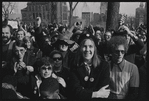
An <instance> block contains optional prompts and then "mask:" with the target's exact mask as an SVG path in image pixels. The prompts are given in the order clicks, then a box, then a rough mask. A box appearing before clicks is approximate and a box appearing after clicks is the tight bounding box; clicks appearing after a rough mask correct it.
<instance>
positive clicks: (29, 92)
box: [16, 57, 53, 99]
mask: <svg viewBox="0 0 149 101" xmlns="http://www.w3.org/2000/svg"><path fill="white" fill-rule="evenodd" d="M35 64H36V65H35V66H36V68H38V70H37V71H36V72H33V73H30V74H29V75H23V74H22V73H19V72H17V73H16V76H17V78H18V83H19V84H20V85H19V86H22V87H23V88H24V89H23V90H22V91H20V92H21V93H22V95H24V96H27V97H28V98H30V99H39V98H40V92H39V87H40V84H41V83H42V80H44V79H45V78H49V77H52V72H53V63H52V62H50V61H49V59H48V57H43V58H41V59H40V60H39V61H36V63H35Z"/></svg>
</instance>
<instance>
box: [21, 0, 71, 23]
mask: <svg viewBox="0 0 149 101" xmlns="http://www.w3.org/2000/svg"><path fill="white" fill-rule="evenodd" d="M67 10H68V7H67V5H66V3H65V2H28V3H27V7H26V8H24V9H22V10H21V14H22V21H23V22H24V23H27V24H30V23H31V24H33V25H35V22H36V18H37V17H41V20H42V25H47V24H49V23H67V22H68V14H67V12H68V11H67Z"/></svg>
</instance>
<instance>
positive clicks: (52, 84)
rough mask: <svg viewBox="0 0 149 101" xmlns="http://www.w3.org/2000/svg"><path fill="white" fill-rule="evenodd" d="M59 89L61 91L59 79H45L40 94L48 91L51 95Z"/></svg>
mask: <svg viewBox="0 0 149 101" xmlns="http://www.w3.org/2000/svg"><path fill="white" fill-rule="evenodd" d="M58 89H59V83H58V81H57V79H55V78H52V77H49V78H45V79H44V80H43V81H42V83H41V84H40V87H39V90H40V92H42V91H48V92H49V93H54V92H55V91H56V90H58Z"/></svg>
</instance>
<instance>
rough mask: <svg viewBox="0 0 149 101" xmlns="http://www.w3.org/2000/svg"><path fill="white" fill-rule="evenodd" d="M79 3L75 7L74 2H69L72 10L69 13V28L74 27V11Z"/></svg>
mask: <svg viewBox="0 0 149 101" xmlns="http://www.w3.org/2000/svg"><path fill="white" fill-rule="evenodd" d="M78 3H79V2H76V3H75V5H74V6H73V4H74V2H69V8H70V12H69V27H70V26H71V25H72V16H73V11H74V10H75V8H76V6H77V4H78Z"/></svg>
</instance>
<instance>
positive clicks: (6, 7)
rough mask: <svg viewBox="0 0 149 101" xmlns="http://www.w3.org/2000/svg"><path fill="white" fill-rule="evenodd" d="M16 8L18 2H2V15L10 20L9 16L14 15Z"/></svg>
mask: <svg viewBox="0 0 149 101" xmlns="http://www.w3.org/2000/svg"><path fill="white" fill-rule="evenodd" d="M15 8H16V2H2V15H3V16H4V18H8V15H9V14H12V13H13V10H14V9H15Z"/></svg>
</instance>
